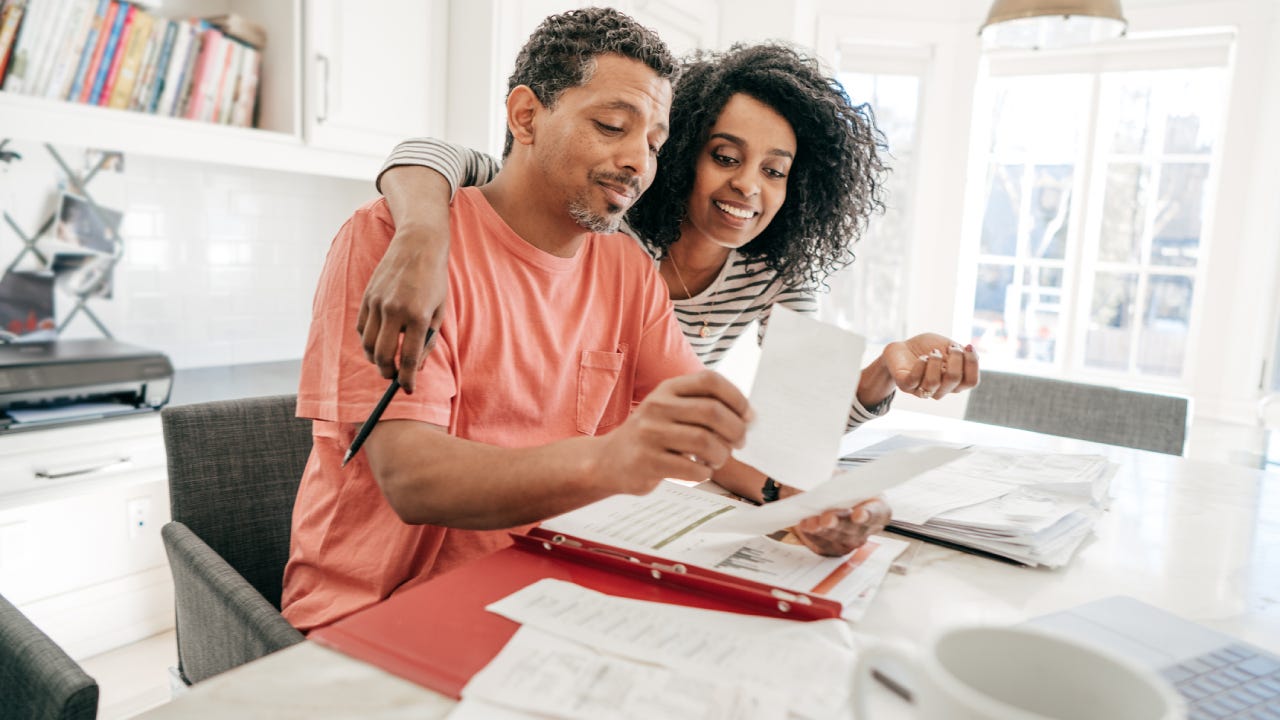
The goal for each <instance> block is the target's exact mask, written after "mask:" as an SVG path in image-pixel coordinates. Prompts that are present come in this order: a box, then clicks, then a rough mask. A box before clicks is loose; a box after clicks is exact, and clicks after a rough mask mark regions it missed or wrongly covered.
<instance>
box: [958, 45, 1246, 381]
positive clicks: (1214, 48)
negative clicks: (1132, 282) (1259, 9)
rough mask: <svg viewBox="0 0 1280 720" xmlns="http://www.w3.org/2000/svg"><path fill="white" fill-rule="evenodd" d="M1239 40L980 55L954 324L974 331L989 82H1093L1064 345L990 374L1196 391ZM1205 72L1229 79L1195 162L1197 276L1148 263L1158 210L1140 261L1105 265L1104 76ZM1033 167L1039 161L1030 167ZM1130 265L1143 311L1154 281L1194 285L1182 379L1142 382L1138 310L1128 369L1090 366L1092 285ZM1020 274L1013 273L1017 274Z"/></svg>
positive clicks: (1069, 264)
mask: <svg viewBox="0 0 1280 720" xmlns="http://www.w3.org/2000/svg"><path fill="white" fill-rule="evenodd" d="M1235 41H1236V33H1235V32H1234V31H1231V30H1222V29H1220V28H1209V29H1204V30H1202V31H1200V32H1196V33H1189V34H1181V35H1178V36H1164V37H1159V36H1148V37H1142V36H1138V37H1131V38H1127V39H1123V40H1118V41H1113V42H1112V43H1109V44H1107V45H1104V46H1102V47H1100V48H1092V49H1087V50H1086V49H1068V50H1062V51H1053V52H1047V51H1035V52H1029V51H1001V52H993V53H989V54H988V55H986V56H985V57H984V61H983V68H982V70H981V72H980V75H979V83H978V89H977V91H976V92H975V96H976V97H975V103H974V115H975V117H974V122H973V134H972V137H971V143H970V148H971V152H970V162H969V165H970V171H969V178H970V180H969V185H968V189H969V193H968V194H969V196H970V200H971V201H970V202H969V203H968V213H967V216H966V222H965V227H966V230H965V238H964V241H963V242H964V245H965V248H966V252H965V253H964V256H963V260H962V262H963V263H964V265H962V267H969V268H972V272H969V273H964V278H963V280H964V281H963V282H961V283H960V284H959V285H958V286H957V296H956V310H957V316H958V317H957V325H958V326H962V327H964V328H965V329H966V332H969V331H971V328H972V326H973V325H972V323H973V319H974V307H973V305H974V293H975V290H976V277H977V272H976V270H977V267H978V264H979V262H982V257H983V255H982V253H981V252H980V245H979V241H980V237H981V230H982V223H983V218H984V211H985V201H986V184H985V176H986V171H987V168H988V167H989V165H990V163H991V161H992V158H993V156H992V154H991V150H990V147H989V138H990V132H991V121H992V119H991V117H989V111H988V109H989V108H991V107H992V104H993V103H992V100H993V98H992V96H991V93H992V92H994V88H993V82H992V81H993V80H995V79H999V78H1007V77H1028V76H1036V75H1086V76H1088V81H1089V82H1090V83H1091V90H1090V92H1089V97H1090V100H1089V104H1088V106H1087V108H1085V117H1086V118H1087V121H1086V126H1085V128H1084V132H1083V134H1082V137H1081V143H1082V145H1081V147H1080V148H1079V151H1078V153H1077V160H1076V164H1075V178H1074V183H1073V186H1074V189H1073V195H1074V197H1073V205H1072V208H1071V216H1070V219H1069V223H1070V226H1069V231H1068V249H1067V254H1066V255H1067V256H1066V258H1065V259H1064V263H1065V268H1064V270H1063V273H1064V276H1063V294H1064V296H1066V297H1067V298H1069V299H1068V301H1067V303H1068V304H1069V307H1068V306H1067V305H1066V304H1064V307H1063V315H1062V317H1064V321H1062V322H1061V324H1060V328H1061V333H1062V334H1061V335H1060V339H1061V340H1062V341H1063V342H1064V344H1065V345H1066V347H1065V348H1063V349H1062V350H1061V351H1059V352H1055V358H1054V361H1053V362H1052V363H1044V362H1036V361H1032V360H1022V359H1012V360H1009V359H1004V358H1001V359H1000V360H999V361H992V362H989V363H985V366H987V367H999V368H1005V369H1010V370H1014V371H1018V372H1027V373H1032V374H1040V375H1053V376H1056V377H1063V378H1067V379H1071V380H1077V381H1083V382H1092V383H1101V384H1108V385H1120V386H1128V387H1140V388H1146V389H1152V390H1157V391H1164V392H1184V393H1186V392H1191V391H1192V389H1193V384H1194V378H1195V370H1196V361H1197V355H1198V353H1197V352H1196V351H1195V348H1196V347H1198V343H1199V339H1200V334H1201V331H1202V329H1203V319H1204V313H1205V306H1206V303H1207V301H1206V294H1207V293H1206V290H1207V287H1208V281H1209V278H1208V267H1209V263H1210V258H1211V255H1212V252H1213V250H1212V248H1213V245H1214V239H1213V235H1214V232H1215V229H1216V228H1215V223H1214V213H1215V209H1216V206H1217V199H1218V195H1219V190H1220V182H1219V179H1220V175H1221V171H1222V164H1223V152H1224V151H1223V148H1224V146H1225V144H1226V143H1225V139H1226V129H1227V126H1228V122H1227V117H1226V113H1227V112H1228V109H1227V101H1228V100H1229V98H1230V96H1231V86H1232V82H1233V80H1234V76H1235V72H1234V71H1235V67H1234V47H1235ZM1205 67H1220V68H1222V69H1223V72H1224V80H1225V83H1224V85H1225V87H1224V89H1223V91H1222V92H1223V95H1222V98H1223V117H1222V118H1221V122H1219V123H1218V127H1217V133H1216V135H1215V136H1214V138H1213V149H1212V151H1211V152H1210V153H1209V154H1208V155H1207V160H1206V159H1205V158H1206V156H1204V155H1197V156H1195V159H1196V160H1197V161H1198V162H1207V164H1208V166H1209V168H1210V171H1209V174H1208V177H1206V179H1205V187H1206V191H1205V204H1204V206H1203V207H1202V209H1201V216H1200V226H1201V230H1200V244H1199V255H1198V257H1197V260H1196V265H1195V268H1194V270H1193V271H1190V272H1188V271H1187V270H1185V269H1183V268H1179V267H1177V266H1169V267H1163V266H1152V265H1150V264H1149V263H1147V260H1149V251H1150V241H1151V238H1150V237H1149V235H1148V233H1149V230H1150V223H1151V217H1152V206H1151V205H1150V204H1149V205H1148V207H1147V208H1146V209H1145V210H1144V219H1143V222H1144V228H1143V239H1144V245H1143V251H1142V253H1141V257H1140V260H1139V262H1137V263H1123V264H1121V263H1110V262H1108V261H1099V259H1098V251H1099V245H1100V242H1099V240H1100V232H1101V223H1102V216H1103V205H1102V202H1103V199H1104V194H1105V191H1106V170H1107V162H1108V161H1109V160H1110V159H1112V158H1113V157H1114V154H1113V153H1111V152H1110V151H1109V149H1108V148H1107V147H1106V146H1105V143H1103V142H1101V141H1100V139H1099V137H1098V133H1099V131H1100V129H1101V128H1102V127H1103V126H1104V124H1105V123H1106V121H1107V117H1105V116H1104V113H1105V112H1108V111H1109V108H1104V107H1103V106H1102V92H1103V84H1104V82H1105V78H1106V75H1107V74H1108V73H1119V72H1127V71H1143V70H1184V69H1185V70H1192V69H1197V68H1205ZM1170 158H1171V155H1167V154H1164V153H1163V152H1160V153H1156V154H1154V155H1152V154H1148V153H1144V154H1142V155H1138V156H1135V159H1136V160H1137V161H1138V162H1139V163H1141V164H1143V166H1144V167H1150V164H1154V165H1155V166H1156V167H1157V168H1161V167H1163V166H1164V165H1166V164H1168V163H1169V162H1170ZM1032 165H1034V163H1033V164H1032ZM1155 181H1158V175H1156V176H1153V185H1152V190H1151V193H1153V198H1154V197H1156V196H1158V192H1159V187H1158V184H1157V182H1155ZM1122 265H1125V266H1131V267H1128V269H1125V270H1124V272H1135V273H1137V274H1138V288H1137V290H1136V293H1135V299H1136V300H1137V302H1138V303H1139V307H1140V308H1144V307H1145V306H1146V303H1147V293H1146V291H1147V288H1148V287H1149V282H1150V278H1151V276H1152V275H1153V274H1154V275H1176V276H1185V277H1190V278H1192V281H1193V283H1194V285H1193V288H1194V289H1193V296H1192V302H1191V309H1190V316H1189V319H1188V333H1187V340H1186V346H1185V347H1186V350H1185V352H1184V355H1183V364H1182V369H1181V372H1180V373H1179V374H1178V375H1177V376H1158V375H1151V374H1144V373H1141V372H1139V371H1137V369H1136V364H1135V360H1136V357H1137V354H1138V353H1139V351H1140V348H1141V346H1140V343H1141V337H1142V333H1143V317H1142V314H1141V313H1137V312H1135V314H1134V317H1133V325H1132V329H1133V332H1134V333H1135V338H1134V339H1133V340H1132V341H1131V343H1130V348H1129V358H1128V363H1127V368H1126V369H1125V370H1109V369H1105V368H1097V367H1089V366H1087V365H1085V353H1086V334H1087V332H1088V325H1089V316H1090V314H1091V309H1092V308H1091V305H1092V296H1093V288H1094V284H1095V280H1096V278H1097V275H1098V273H1099V272H1105V271H1106V270H1107V269H1108V266H1113V267H1114V269H1117V270H1120V269H1121V266H1122ZM1014 267H1015V269H1016V268H1018V267H1020V264H1019V263H1018V259H1017V258H1015V261H1014ZM1015 271H1016V270H1015Z"/></svg>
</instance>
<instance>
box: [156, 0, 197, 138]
mask: <svg viewBox="0 0 1280 720" xmlns="http://www.w3.org/2000/svg"><path fill="white" fill-rule="evenodd" d="M195 44H196V43H195V26H193V25H192V24H191V23H190V22H189V21H187V20H178V21H175V22H174V33H173V47H171V48H170V49H169V61H168V63H167V64H166V65H165V68H164V71H163V76H164V77H163V79H162V80H161V81H160V92H159V95H157V97H156V99H155V100H154V101H153V104H152V107H151V112H153V113H155V114H157V115H173V107H174V105H175V104H176V102H177V98H178V97H179V91H180V90H181V89H182V73H183V71H184V70H186V67H187V57H188V55H189V54H190V52H191V48H192V46H193V45H195Z"/></svg>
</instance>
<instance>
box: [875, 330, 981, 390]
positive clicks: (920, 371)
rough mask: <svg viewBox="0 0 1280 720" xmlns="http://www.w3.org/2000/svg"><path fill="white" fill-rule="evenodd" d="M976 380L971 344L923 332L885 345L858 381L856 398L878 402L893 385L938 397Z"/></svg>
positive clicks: (973, 383)
mask: <svg viewBox="0 0 1280 720" xmlns="http://www.w3.org/2000/svg"><path fill="white" fill-rule="evenodd" d="M977 384H978V353H977V352H975V351H974V349H973V346H972V345H969V346H968V347H961V346H960V343H957V342H953V341H952V340H951V339H950V338H948V337H945V336H943V335H939V334H937V333H923V334H921V335H916V336H915V337H912V338H908V339H907V340H898V341H895V342H891V343H889V344H888V345H886V346H885V348H884V352H882V353H880V357H878V358H876V359H875V360H874V361H872V363H871V364H870V365H868V366H867V369H866V370H863V371H862V380H861V381H860V383H859V385H858V400H859V401H860V402H861V403H862V404H863V405H864V406H865V407H871V406H872V405H874V404H876V403H878V402H880V401H881V400H883V399H884V398H886V397H888V396H889V393H890V392H893V390H894V388H897V389H898V390H901V391H902V392H905V393H910V394H912V395H915V396H916V397H921V398H926V399H928V398H933V399H934V400H940V399H942V398H944V397H946V396H947V395H949V394H951V393H955V392H961V391H964V390H968V389H970V388H972V387H974V386H975V385H977Z"/></svg>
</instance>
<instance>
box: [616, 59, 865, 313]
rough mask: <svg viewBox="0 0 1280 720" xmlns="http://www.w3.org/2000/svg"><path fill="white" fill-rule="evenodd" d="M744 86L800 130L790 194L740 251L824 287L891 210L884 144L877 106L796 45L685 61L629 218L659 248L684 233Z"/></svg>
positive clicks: (785, 276)
mask: <svg viewBox="0 0 1280 720" xmlns="http://www.w3.org/2000/svg"><path fill="white" fill-rule="evenodd" d="M738 93H744V94H746V95H749V96H751V97H752V98H755V99H756V100H759V101H760V102H762V103H764V104H765V105H768V106H769V107H771V108H773V109H774V110H775V111H777V112H778V114H780V115H782V117H784V118H785V119H786V120H787V122H788V123H790V124H791V128H792V130H793V131H794V132H795V135H796V158H795V162H794V163H793V165H792V167H791V172H790V174H789V175H788V177H787V198H786V201H785V202H784V203H783V204H782V207H781V208H780V209H779V210H778V214H777V215H775V216H774V218H773V221H772V222H770V223H769V226H768V227H767V228H765V230H764V231H763V232H761V233H760V235H759V236H757V237H756V238H755V239H753V240H752V241H751V242H749V243H747V244H746V245H745V246H743V247H742V248H741V249H740V250H739V252H741V253H742V254H743V255H744V256H746V257H748V258H750V259H752V260H763V261H764V262H765V263H766V265H767V266H768V267H769V268H770V269H772V270H774V271H775V272H777V274H778V276H779V277H780V278H781V279H782V280H783V282H784V284H787V285H792V286H811V287H819V286H821V285H822V284H823V282H824V281H825V279H826V277H827V276H828V275H830V274H831V273H832V272H835V271H836V270H838V269H840V268H842V267H844V266H845V265H848V264H849V263H850V262H853V258H854V255H853V244H854V242H856V241H857V239H858V238H859V237H860V236H861V234H862V232H863V231H864V230H865V229H866V225H867V220H868V218H869V217H870V215H871V213H872V212H879V211H882V210H883V209H884V204H883V202H882V199H881V194H882V189H883V186H882V184H881V176H882V173H883V172H884V171H885V169H886V168H885V165H884V162H883V161H882V159H881V156H880V153H881V152H882V151H884V150H885V144H884V138H883V135H882V134H881V133H880V131H879V130H878V129H877V128H876V125H875V118H874V115H873V113H872V111H871V108H870V107H869V106H867V105H859V106H855V105H854V104H853V103H852V102H851V101H850V100H849V96H848V94H846V93H845V91H844V89H843V88H841V87H840V85H839V84H838V83H837V82H836V81H835V80H834V79H832V78H830V77H827V76H826V75H824V74H823V73H822V71H821V69H820V68H819V66H818V63H817V61H816V60H814V59H813V58H810V57H806V56H804V55H802V54H800V53H799V52H797V51H796V50H794V49H793V48H791V47H789V46H787V45H782V44H776V43H766V44H761V45H734V46H733V47H731V48H730V49H729V50H728V51H726V52H724V53H699V54H696V55H694V56H693V57H692V58H691V59H690V60H689V61H687V62H686V63H685V66H684V71H683V73H682V75H681V77H680V82H679V83H678V84H677V85H676V88H675V94H674V97H673V99H672V101H671V136H670V137H669V138H668V139H667V142H666V144H664V145H663V146H662V150H661V152H660V153H659V154H658V172H657V175H656V177H655V178H654V181H653V185H652V186H651V187H650V188H649V190H648V191H647V192H645V193H644V194H643V195H641V196H640V199H639V200H638V201H637V202H636V204H635V206H633V207H632V209H631V212H630V213H629V215H628V216H627V219H628V221H629V222H630V224H631V227H632V228H633V229H634V230H635V231H636V233H637V234H638V235H639V236H640V237H641V238H642V239H643V241H644V242H645V243H647V244H648V245H649V247H650V248H651V249H652V250H653V251H654V252H655V253H657V254H658V255H663V254H665V252H666V249H667V248H668V247H670V246H671V244H672V243H674V242H675V241H676V240H677V239H679V237H680V223H681V222H682V221H683V220H684V218H685V216H686V214H687V212H688V207H689V194H690V193H691V192H692V191H693V185H694V175H695V172H696V167H697V162H698V157H699V155H700V154H701V153H702V152H703V148H704V146H705V145H706V143H707V140H708V138H709V137H710V134H711V127H712V126H713V125H714V124H715V122H716V120H717V119H718V118H719V116H720V113H721V111H722V110H723V109H724V106H725V104H727V103H728V102H729V99H730V98H731V97H733V96H734V95H736V94H738Z"/></svg>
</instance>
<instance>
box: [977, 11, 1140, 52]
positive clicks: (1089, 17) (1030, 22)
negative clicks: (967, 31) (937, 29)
mask: <svg viewBox="0 0 1280 720" xmlns="http://www.w3.org/2000/svg"><path fill="white" fill-rule="evenodd" d="M1128 27H1129V23H1128V21H1127V20H1125V19H1124V15H1123V14H1122V13H1121V11H1120V0H995V2H993V3H992V4H991V12H989V13H987V21H986V22H984V23H983V24H982V28H981V29H980V30H979V31H978V32H979V34H980V35H981V36H982V44H983V47H985V48H987V49H995V48H1028V49H1042V48H1043V49H1051V48H1063V47H1070V46H1073V45H1088V44H1092V43H1098V42H1103V41H1105V40H1111V39H1114V38H1118V37H1120V36H1122V35H1124V33H1125V30H1126V29H1127V28H1128Z"/></svg>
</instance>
